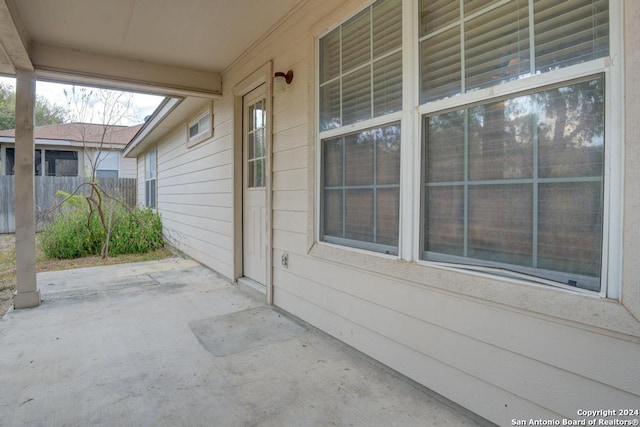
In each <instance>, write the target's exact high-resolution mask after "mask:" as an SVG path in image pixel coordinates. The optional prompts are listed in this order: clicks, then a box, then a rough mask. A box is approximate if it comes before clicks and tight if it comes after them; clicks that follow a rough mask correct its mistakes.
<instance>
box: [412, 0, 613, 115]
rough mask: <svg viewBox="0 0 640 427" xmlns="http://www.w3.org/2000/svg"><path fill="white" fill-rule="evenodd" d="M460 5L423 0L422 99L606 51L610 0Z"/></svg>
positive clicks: (575, 61)
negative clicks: (530, 13) (461, 7)
mask: <svg viewBox="0 0 640 427" xmlns="http://www.w3.org/2000/svg"><path fill="white" fill-rule="evenodd" d="M463 4H464V10H463V11H462V12H461V11H460V2H458V1H446V0H439V1H432V0H421V2H420V12H421V17H420V56H421V57H420V73H421V79H420V80H421V87H420V99H421V103H425V102H429V101H433V100H437V99H443V98H449V97H451V96H455V95H459V94H461V93H465V92H468V91H471V90H474V89H477V88H484V87H490V86H494V85H497V84H500V83H504V82H507V81H511V80H515V79H519V78H522V77H526V76H528V75H532V74H534V73H540V72H547V71H551V70H555V69H558V68H562V67H567V66H569V65H574V64H578V63H581V62H586V61H590V60H593V59H596V58H601V57H604V56H607V55H609V2H608V0H570V1H566V0H565V1H557V0H512V1H509V2H506V3H504V2H496V1H480V0H465V1H464V3H463ZM530 10H533V11H534V12H533V16H529V11H530ZM532 22H533V25H532ZM532 26H533V28H531V27H532ZM532 52H533V55H532ZM532 58H533V62H532Z"/></svg>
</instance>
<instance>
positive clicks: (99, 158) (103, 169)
mask: <svg viewBox="0 0 640 427" xmlns="http://www.w3.org/2000/svg"><path fill="white" fill-rule="evenodd" d="M95 168H96V178H118V171H119V170H120V153H118V152H117V151H98V152H97V153H96V160H95Z"/></svg>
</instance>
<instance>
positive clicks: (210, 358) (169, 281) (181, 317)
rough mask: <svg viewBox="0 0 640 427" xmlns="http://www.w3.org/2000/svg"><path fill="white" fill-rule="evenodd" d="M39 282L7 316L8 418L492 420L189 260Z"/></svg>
mask: <svg viewBox="0 0 640 427" xmlns="http://www.w3.org/2000/svg"><path fill="white" fill-rule="evenodd" d="M38 283H39V287H40V289H41V292H42V298H43V304H42V305H41V306H40V307H38V308H36V309H28V310H11V311H9V312H8V313H7V314H6V315H5V317H4V318H3V319H2V320H0V384H1V385H2V386H1V388H0V390H1V391H0V425H2V426H102V425H103V426H278V427H281V426H333V425H337V426H440V425H448V426H474V425H483V424H484V422H483V420H481V419H479V418H477V417H476V416H474V415H473V414H470V413H469V412H467V411H465V410H464V409H461V408H460V407H457V406H456V405H453V404H452V403H450V402H448V401H446V400H444V399H442V398H441V397H439V396H437V395H435V394H433V393H431V392H429V391H428V390H426V389H424V388H422V387H420V386H418V385H416V384H414V383H412V382H411V381H409V380H407V379H406V378H404V377H402V376H400V375H397V374H396V373H394V372H392V371H390V370H388V369H386V368H383V367H382V366H380V365H379V364H377V363H376V362H374V361H372V360H371V359H369V358H368V357H366V356H364V355H362V354H361V353H359V352H357V351H355V350H353V349H351V348H350V347H348V346H346V345H344V344H342V343H340V342H339V341H337V340H334V339H333V338H331V337H329V336H327V335H326V334H324V333H322V332H320V331H318V330H316V329H314V328H312V327H310V326H309V325H306V324H304V323H302V322H299V321H298V320H296V319H293V318H290V317H289V316H287V315H285V314H284V313H280V312H279V311H277V310H273V309H271V308H270V307H267V306H266V305H265V304H264V302H263V298H264V297H262V296H260V295H257V294H256V293H255V292H254V291H250V290H248V289H243V288H239V287H238V286H235V285H232V284H230V283H228V282H227V281H226V280H224V279H223V278H221V277H219V276H218V275H216V274H215V273H214V272H212V271H210V270H208V269H206V268H204V267H202V266H200V265H199V264H197V263H196V262H194V261H191V260H186V259H181V258H170V259H168V260H162V261H151V262H146V263H138V264H124V265H115V266H108V267H95V268H85V269H76V270H67V271H60V272H48V273H40V274H38Z"/></svg>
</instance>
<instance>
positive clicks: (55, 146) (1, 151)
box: [0, 123, 141, 178]
mask: <svg viewBox="0 0 640 427" xmlns="http://www.w3.org/2000/svg"><path fill="white" fill-rule="evenodd" d="M140 128H141V125H137V126H108V127H107V128H106V129H105V126H103V125H98V124H88V123H64V124H59V125H47V126H36V127H35V128H34V138H35V144H36V145H35V147H36V148H35V161H34V169H35V171H34V172H35V174H36V175H46V176H91V173H92V169H93V168H94V167H95V168H96V177H99V178H100V177H105V178H107V177H110V178H136V162H135V160H133V159H128V158H126V157H124V156H123V155H122V150H123V149H124V147H125V146H126V145H127V143H128V142H129V141H131V139H132V138H133V136H135V134H136V133H137V132H138V131H139V130H140ZM14 143H15V129H7V130H0V175H13V173H14V170H13V169H14V154H15V151H14Z"/></svg>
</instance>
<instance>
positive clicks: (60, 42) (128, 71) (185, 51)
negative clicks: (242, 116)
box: [0, 0, 301, 93]
mask: <svg viewBox="0 0 640 427" xmlns="http://www.w3.org/2000/svg"><path fill="white" fill-rule="evenodd" d="M300 1H301V0H269V1H255V0H180V1H178V0H110V1H104V0H29V1H17V0H0V12H1V11H2V9H4V10H8V11H9V13H10V15H11V18H12V20H13V24H14V26H15V27H14V29H13V31H11V32H9V34H6V33H7V32H6V31H4V30H3V31H1V32H0V44H1V47H2V49H0V73H11V72H12V71H14V70H15V68H17V67H16V64H15V62H14V61H12V59H11V55H10V54H8V52H7V50H8V49H7V46H9V47H10V45H11V44H15V42H16V39H17V37H16V34H18V35H19V36H20V37H21V39H22V40H23V41H24V42H25V44H26V51H27V52H28V55H29V58H30V59H31V63H32V64H33V66H34V68H35V70H36V74H37V75H39V76H40V77H44V78H49V79H55V78H56V76H58V75H64V74H66V73H68V74H76V75H77V76H80V77H83V78H85V79H89V80H90V79H91V78H94V79H98V78H109V77H113V78H114V79H115V80H116V81H122V82H125V81H127V80H129V81H130V82H133V83H136V82H140V81H144V80H145V77H144V75H142V72H141V69H142V70H143V71H144V73H146V74H158V77H157V80H158V81H156V82H155V83H157V84H158V86H162V83H164V82H165V81H166V80H168V79H170V76H173V75H176V74H180V73H182V74H183V75H182V80H178V81H175V82H173V81H168V82H167V83H169V86H171V84H173V85H174V86H176V87H180V86H188V84H187V83H188V82H191V85H193V86H194V87H195V88H196V89H197V88H198V87H199V86H202V89H204V90H203V92H205V93H206V92H209V93H215V92H216V91H218V92H219V90H220V87H219V84H220V83H219V75H220V73H222V71H224V70H225V68H227V67H228V66H229V65H231V63H232V62H233V61H234V60H235V59H236V58H237V57H238V56H239V55H240V54H242V52H244V51H245V50H246V49H247V48H248V47H249V46H250V45H251V44H252V43H253V42H254V41H256V40H257V39H258V38H259V37H260V36H261V35H263V34H264V33H266V32H267V31H268V30H269V29H270V28H271V27H272V26H273V25H275V24H276V23H277V22H278V20H279V19H280V18H281V17H283V16H284V15H285V14H286V13H287V12H288V11H289V10H291V9H292V8H294V7H295V6H296V4H298V3H299V2H300ZM0 18H1V16H0ZM5 22H7V21H6V20H5V21H4V22H3V24H4V23H5ZM9 22H10V21H9ZM3 26H5V25H3ZM7 59H9V60H7ZM8 63H9V64H12V68H13V70H11V69H10V67H8V66H7V64H8ZM136 70H137V72H136ZM146 74H145V75H146ZM163 76H164V77H163ZM206 76H209V77H211V76H215V77H216V78H217V79H218V83H217V84H218V86H217V87H216V85H215V84H213V83H211V82H207V78H206ZM199 79H200V80H199ZM81 80H82V79H81ZM81 82H82V81H81ZM151 83H154V81H153V79H152V82H151ZM207 85H208V86H207ZM150 86H153V84H151V85H150Z"/></svg>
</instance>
